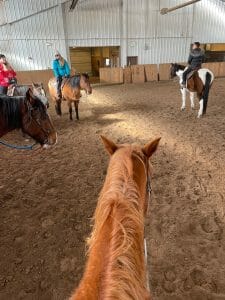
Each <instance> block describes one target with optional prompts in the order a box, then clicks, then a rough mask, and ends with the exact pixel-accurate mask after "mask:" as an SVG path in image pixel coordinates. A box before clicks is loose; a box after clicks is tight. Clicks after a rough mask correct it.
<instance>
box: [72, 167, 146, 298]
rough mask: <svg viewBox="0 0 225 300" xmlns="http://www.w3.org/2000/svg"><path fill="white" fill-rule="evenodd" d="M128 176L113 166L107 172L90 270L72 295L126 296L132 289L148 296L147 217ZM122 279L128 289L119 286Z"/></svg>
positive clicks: (88, 296)
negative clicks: (145, 241)
mask: <svg viewBox="0 0 225 300" xmlns="http://www.w3.org/2000/svg"><path fill="white" fill-rule="evenodd" d="M120 171H121V174H123V173H124V175H125V173H126V172H127V171H126V170H124V169H123V170H120ZM125 177H126V176H124V178H123V176H121V177H120V178H119V179H118V174H117V175H116V172H115V170H114V169H113V168H112V169H111V174H107V177H106V181H105V184H104V187H103V189H102V192H101V195H100V198H99V201H98V205H97V208H96V212H95V225H94V230H93V233H92V237H91V245H90V253H89V259H88V262H87V266H86V271H85V274H84V277H83V279H82V281H81V283H80V285H79V288H78V290H77V292H76V294H75V298H72V299H76V300H81V299H109V298H110V297H112V295H114V296H115V295H118V299H123V298H124V299H125V298H126V297H125V296H126V295H127V294H128V292H129V293H130V292H132V293H133V294H134V295H135V294H137V295H139V298H137V299H144V297H142V295H144V294H143V293H145V290H144V284H143V282H145V266H144V257H143V237H144V232H143V231H144V225H143V218H144V217H143V215H142V212H141V211H140V210H141V209H139V208H138V207H137V201H138V200H139V199H137V198H138V194H139V193H138V191H137V190H136V187H135V188H129V187H127V185H128V183H127V180H128V179H127V177H126V178H125ZM128 181H129V180H128ZM126 195H128V196H126ZM125 216H126V217H125ZM137 277H138V280H139V281H135V278H137ZM121 282H122V283H124V285H125V286H124V287H123V288H124V289H122V290H118V284H121ZM125 282H126V284H125ZM129 283H130V285H129ZM140 286H141V288H140ZM128 289H129V291H128ZM121 293H124V297H123V295H122V294H121ZM84 295H85V297H84ZM91 295H92V296H91ZM115 298H116V297H115Z"/></svg>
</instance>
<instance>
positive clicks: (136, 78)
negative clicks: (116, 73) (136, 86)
mask: <svg viewBox="0 0 225 300" xmlns="http://www.w3.org/2000/svg"><path fill="white" fill-rule="evenodd" d="M130 68H131V76H132V82H133V83H142V82H145V72H144V66H143V65H134V66H131V67H130Z"/></svg>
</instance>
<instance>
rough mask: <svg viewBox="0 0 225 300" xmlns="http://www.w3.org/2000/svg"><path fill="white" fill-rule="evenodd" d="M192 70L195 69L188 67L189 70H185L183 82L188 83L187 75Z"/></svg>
mask: <svg viewBox="0 0 225 300" xmlns="http://www.w3.org/2000/svg"><path fill="white" fill-rule="evenodd" d="M192 70H193V68H192V67H188V68H187V70H185V71H184V73H183V84H185V83H186V80H187V75H188V73H190V72H191V71H192Z"/></svg>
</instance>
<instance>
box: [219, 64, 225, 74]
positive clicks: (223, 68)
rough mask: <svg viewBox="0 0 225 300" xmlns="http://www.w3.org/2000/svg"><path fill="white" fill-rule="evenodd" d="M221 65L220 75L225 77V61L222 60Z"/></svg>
mask: <svg viewBox="0 0 225 300" xmlns="http://www.w3.org/2000/svg"><path fill="white" fill-rule="evenodd" d="M219 65H220V67H219V77H225V62H220V63H219Z"/></svg>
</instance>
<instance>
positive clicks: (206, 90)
mask: <svg viewBox="0 0 225 300" xmlns="http://www.w3.org/2000/svg"><path fill="white" fill-rule="evenodd" d="M211 79H212V75H211V74H210V73H209V72H207V73H206V77H205V86H204V90H203V95H202V98H203V114H205V113H206V108H207V104H208V98H209V90H210V86H211Z"/></svg>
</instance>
